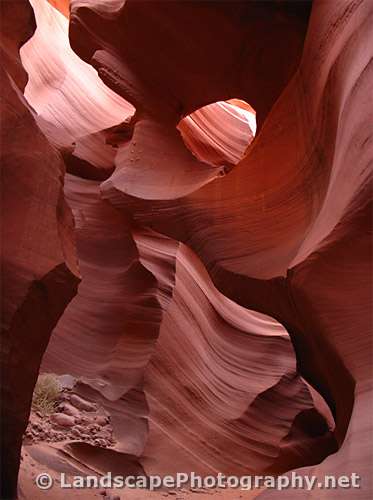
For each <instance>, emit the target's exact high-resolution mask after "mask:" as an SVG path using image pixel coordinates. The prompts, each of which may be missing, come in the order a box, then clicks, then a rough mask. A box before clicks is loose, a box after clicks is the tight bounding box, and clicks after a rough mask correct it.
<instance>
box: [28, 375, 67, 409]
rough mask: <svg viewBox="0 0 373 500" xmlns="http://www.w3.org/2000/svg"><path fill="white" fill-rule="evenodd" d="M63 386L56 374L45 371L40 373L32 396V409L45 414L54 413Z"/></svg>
mask: <svg viewBox="0 0 373 500" xmlns="http://www.w3.org/2000/svg"><path fill="white" fill-rule="evenodd" d="M61 390H62V387H61V384H60V383H59V381H58V378H57V377H56V375H53V374H52V373H43V374H42V375H39V377H38V380H37V382H36V385H35V389H34V394H33V397H32V409H33V410H34V411H40V413H42V414H43V415H48V414H50V413H53V412H54V410H55V408H56V406H57V401H58V398H59V395H60V393H61Z"/></svg>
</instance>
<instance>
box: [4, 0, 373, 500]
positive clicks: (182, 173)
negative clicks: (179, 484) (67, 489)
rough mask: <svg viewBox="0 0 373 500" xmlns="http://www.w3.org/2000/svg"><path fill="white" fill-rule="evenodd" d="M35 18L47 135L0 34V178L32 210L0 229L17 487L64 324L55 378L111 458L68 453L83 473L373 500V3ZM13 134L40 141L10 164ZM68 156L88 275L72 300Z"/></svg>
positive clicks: (10, 43) (99, 7) (40, 6)
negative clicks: (339, 480) (251, 484)
mask: <svg viewBox="0 0 373 500" xmlns="http://www.w3.org/2000/svg"><path fill="white" fill-rule="evenodd" d="M31 3H32V5H33V8H34V10H35V15H36V20H37V23H38V28H37V31H36V34H35V35H34V37H33V38H32V39H31V40H30V41H29V42H28V43H27V44H26V45H24V46H23V48H22V51H21V53H22V62H23V65H24V67H25V68H26V69H27V71H28V73H29V77H30V81H29V84H28V85H27V87H26V89H25V97H26V99H27V100H28V103H29V105H31V106H32V107H33V109H34V114H35V120H36V122H37V124H38V125H36V123H35V120H34V118H33V116H32V114H31V112H32V111H29V110H28V109H27V107H26V106H27V103H26V101H23V102H22V96H20V92H19V90H18V89H17V88H16V87H15V84H14V81H16V82H17V84H18V86H19V88H21V89H23V88H24V84H25V74H24V72H23V70H22V67H21V65H20V59H19V56H18V49H19V46H20V43H19V42H20V40H22V41H23V40H24V39H25V38H24V36H23V34H21V35H20V36H18V34H17V37H14V38H12V32H11V30H10V29H9V27H8V28H6V29H5V35H4V37H3V39H4V42H3V51H4V53H5V54H6V58H5V63H6V67H7V68H8V74H9V75H10V77H11V78H12V80H11V81H10V83H9V79H8V80H7V81H6V83H7V85H8V87H7V88H9V91H7V92H6V93H5V105H4V107H5V110H6V114H5V121H4V123H5V126H4V127H3V130H4V132H5V139H4V141H5V140H6V141H8V142H9V150H8V151H10V153H11V154H10V155H7V157H6V161H5V165H9V169H8V172H9V174H8V175H9V176H10V177H8V178H7V180H6V184H4V185H6V187H7V189H9V190H10V192H11V191H12V189H15V186H17V194H18V193H19V189H21V195H22V196H17V197H15V196H9V200H10V201H8V203H9V209H8V210H7V212H6V213H7V216H8V217H9V220H8V221H6V223H7V225H6V227H7V228H9V236H7V237H6V241H7V245H8V246H5V253H4V255H5V259H4V261H5V263H6V264H7V265H8V266H9V267H8V269H9V270H8V271H7V268H6V267H5V273H4V275H5V282H8V283H9V284H8V285H7V287H6V294H5V298H6V300H5V301H4V304H6V305H7V306H8V307H10V313H7V314H8V317H9V318H10V319H9V321H8V324H9V326H8V328H7V330H6V335H8V336H5V339H6V342H8V344H7V343H5V345H9V346H10V348H12V349H13V351H14V355H12V353H10V355H9V356H6V355H7V354H9V352H8V353H7V350H6V349H5V351H4V352H5V356H4V359H5V366H6V367H8V368H7V370H6V373H7V375H6V376H7V377H9V381H12V383H13V381H14V383H15V384H18V385H17V386H16V385H14V386H12V385H11V383H10V382H7V380H8V379H6V384H5V385H4V387H8V388H10V389H13V387H17V388H19V387H20V384H22V381H21V378H20V377H21V376H20V374H22V377H24V376H26V375H27V384H26V386H25V387H26V389H23V391H24V392H22V394H23V395H22V398H20V399H17V404H18V405H19V404H20V403H21V405H22V409H20V410H18V409H17V408H18V407H17V404H16V402H14V401H13V399H14V398H13V399H12V397H11V394H10V391H8V392H7V390H8V389H6V390H5V393H4V396H3V398H4V401H6V404H5V409H6V412H8V413H6V419H5V425H6V426H8V427H6V428H5V430H6V431H7V430H8V429H11V430H12V432H11V434H9V435H11V436H12V437H11V438H10V439H9V443H6V444H7V446H8V448H9V447H11V446H14V450H15V451H14V452H12V454H10V455H9V456H10V457H11V459H9V460H8V465H9V471H10V477H11V481H10V484H11V489H10V490H9V491H11V492H13V493H14V484H15V480H16V475H17V468H18V454H19V447H20V440H21V435H22V432H23V430H24V428H25V421H26V419H27V414H28V411H29V404H30V397H31V392H32V387H33V384H34V382H35V378H36V374H37V370H38V368H39V363H40V358H41V355H42V353H43V351H44V350H45V347H46V343H47V341H48V336H49V332H50V330H51V329H52V328H53V327H54V326H55V324H56V323H57V325H56V327H55V329H54V333H53V336H52V339H51V342H50V344H49V347H48V349H47V351H46V354H45V356H44V358H43V362H42V370H44V371H53V372H56V373H61V374H63V373H69V374H72V375H74V376H76V377H79V378H80V382H79V384H78V386H77V391H78V392H80V393H81V394H82V395H83V396H84V397H86V398H88V399H92V400H96V401H99V403H100V405H102V406H103V407H104V408H105V410H106V411H107V412H108V413H110V415H111V419H112V426H113V433H114V436H115V441H116V444H115V446H114V447H113V448H112V449H110V450H103V449H101V448H100V447H94V446H90V445H87V444H86V443H83V442H75V443H73V444H71V445H69V446H66V447H65V449H64V453H65V454H66V457H68V459H69V460H71V461H72V463H75V462H74V461H77V462H78V463H79V462H80V463H81V464H84V465H85V466H88V467H90V468H91V469H93V470H96V471H98V472H106V471H107V470H112V471H113V472H115V471H123V470H128V468H130V470H131V471H133V470H135V471H140V472H145V473H153V474H155V473H159V474H170V473H175V472H177V471H195V472H199V473H202V474H214V473H217V472H223V473H228V474H247V473H248V472H250V473H253V474H254V473H264V472H269V473H274V474H276V473H283V472H286V471H289V470H291V469H297V470H298V471H299V472H302V473H308V474H315V475H317V476H318V477H320V478H322V477H323V475H324V474H337V475H338V474H350V473H351V472H356V473H357V474H359V475H360V476H362V478H363V480H362V487H361V488H360V489H358V490H354V491H353V495H354V497H356V498H370V496H371V492H372V490H373V488H372V485H371V484H370V480H371V477H372V475H371V471H372V468H373V463H372V461H373V459H372V452H371V449H370V446H369V445H370V443H369V441H370V438H371V433H372V423H371V418H370V412H371V409H372V402H373V398H372V387H371V384H372V368H371V359H372V349H371V348H372V340H371V325H372V315H371V304H372V298H373V297H372V286H371V285H372V282H371V271H372V270H371V256H372V247H371V242H372V239H371V228H372V206H371V200H372V196H371V195H372V192H371V188H372V186H371V178H372V165H373V162H372V141H371V134H372V125H371V124H372V119H373V115H372V107H371V106H370V105H369V104H370V103H371V101H372V97H373V96H372V90H371V89H372V47H373V39H372V30H371V24H372V21H373V4H372V3H371V2H369V1H364V0H360V1H359V0H340V1H338V2H334V1H328V0H327V1H324V0H316V1H315V2H313V4H312V11H311V17H310V18H309V13H310V8H311V4H310V3H309V2H286V1H285V2H281V1H280V2H277V1H274V2H259V1H258V2H256V1H253V2H234V3H232V2H167V1H151V2H146V1H142V0H132V1H131V0H128V1H126V2H125V1H122V0H105V1H103V0H71V3H70V20H69V21H68V19H67V16H68V9H67V6H68V2H64V1H58V0H54V1H50V2H49V3H48V2H46V1H45V0H32V2H31ZM23 5H24V7H25V8H26V7H27V4H26V3H24V4H23ZM54 6H55V7H57V9H58V10H56V8H55V7H54ZM7 15H8V17H9V12H8V13H7ZM64 16H65V17H64ZM24 19H27V16H26V15H24V16H23V17H21V16H19V26H20V27H21V28H22V30H23V29H24V23H23V20H24ZM68 23H69V24H68ZM140 27H141V33H140V31H139V28H140ZM206 27H208V29H206ZM21 28H20V29H21ZM68 29H69V33H68ZM306 29H307V36H305V35H306ZM17 33H18V32H17ZM22 33H24V31H22ZM263 33H265V36H263ZM68 34H69V38H70V44H71V47H72V49H73V51H75V54H74V52H73V51H72V50H71V48H70V46H69V43H68V39H67V35H68ZM303 44H304V46H303ZM46 55H48V57H46ZM284 55H286V57H284ZM78 56H79V57H78ZM9 61H10V62H9ZM4 78H9V77H8V76H4ZM9 103H10V104H9ZM247 103H250V105H248V104H247ZM251 105H252V106H253V108H254V109H255V111H256V118H257V121H258V131H259V133H258V135H257V136H256V138H255V139H254V141H253V142H252V143H251V144H250V142H251V140H252V138H253V135H254V133H255V123H254V121H253V120H252V118H253V114H254V113H253V108H251ZM17 110H18V111H17ZM247 113H251V115H250V116H251V118H249V117H248V116H249V115H248V114H247ZM16 119H17V120H18V121H17V123H19V126H18V129H17V130H19V133H18V135H17V137H15V136H14V135H13V134H11V133H10V132H8V133H7V132H6V131H7V130H13V128H14V120H16ZM38 126H39V127H40V129H41V130H42V131H43V133H44V134H45V136H44V135H43V134H42V133H41V132H40V130H39V128H38ZM19 134H21V137H20V136H19ZM22 134H23V135H22ZM30 137H31V139H30ZM45 137H47V138H48V141H49V143H50V144H53V145H54V147H56V148H58V149H59V151H60V153H61V155H59V154H58V153H57V151H56V149H52V148H51V146H50V144H49V143H48V141H47V140H46V138H45ZM20 139H21V142H22V144H23V143H26V142H28V143H30V140H32V141H33V142H32V143H31V144H32V148H31V151H32V152H31V153H28V154H27V155H26V159H25V160H23V161H22V168H21V169H20V167H19V166H18V165H19V157H18V156H17V155H19V154H20V153H19V152H20V150H19V149H18V148H17V147H16V145H17V144H19V140H20ZM22 151H23V150H22ZM27 151H28V149H27ZM22 154H24V152H22ZM12 155H13V156H12ZM37 155H43V162H40V161H38V162H37V161H36V159H37ZM61 158H63V159H64V162H65V165H66V169H67V172H68V175H67V176H66V183H65V198H66V201H67V202H68V204H69V205H70V207H71V209H72V211H73V215H74V220H75V236H76V244H77V253H78V257H79V262H80V264H79V266H80V270H81V275H82V283H81V285H80V286H79V290H78V293H77V295H76V296H75V297H74V298H73V300H71V302H70V303H69V304H68V302H69V300H70V299H71V298H72V296H73V294H74V291H75V286H76V283H77V278H76V276H77V275H78V272H77V269H76V264H75V261H74V249H73V245H72V238H71V221H70V222H69V223H67V222H66V220H67V217H68V211H67V209H66V206H65V201H64V198H63V196H62V192H61V174H62V173H63V167H62V169H61V166H62V164H61ZM46 159H47V161H46ZM52 160H53V161H52ZM15 166H17V169H16V168H15ZM30 167H31V168H30ZM22 169H24V171H25V172H27V174H26V173H24V174H23V170H22ZM30 171H31V172H32V173H33V174H34V175H32V176H30V175H29V172H30ZM13 176H14V177H15V178H14V180H13ZM30 193H31V194H30ZM40 193H43V197H42V199H40ZM45 193H47V194H48V196H47V195H46V194H45ZM28 199H32V200H39V201H38V202H37V205H36V208H35V212H33V211H32V210H31V209H30V208H29V206H28V205H27V204H23V201H24V200H28ZM7 200H8V198H5V202H6V203H7ZM14 200H16V201H14ZM25 203H26V202H25ZM5 206H7V205H5ZM24 213H26V214H27V215H28V217H29V218H30V222H29V223H27V224H26V225H25V226H23V225H22V224H23V222H22V224H21V226H20V221H24V220H25V219H24ZM22 217H23V218H22ZM41 221H43V222H42V224H40V222H41ZM61 221H62V222H61ZM15 227H17V231H14V228H15ZM20 227H21V229H20ZM23 227H24V228H25V229H22V228H23ZM12 228H13V230H12ZM31 229H33V231H32V232H31ZM29 231H30V232H31V233H32V237H27V235H28V234H29ZM23 235H26V236H25V237H23ZM44 235H45V236H44ZM45 245H47V247H45ZM7 248H8V250H7ZM15 248H17V251H15ZM35 255H36V256H37V258H36V257H35ZM56 269H58V272H56ZM13 270H14V271H13ZM10 272H11V274H10ZM47 277H48V278H47ZM7 280H8V281H7ZM45 282H47V285H45V286H44V283H45ZM35 283H37V284H39V283H43V287H42V292H40V290H39V288H40V287H39V285H36V288H35V287H34V284H35ZM34 288H35V291H34ZM45 290H46V292H45ZM35 297H36V298H35ZM43 301H44V302H43ZM45 301H47V303H48V307H45ZM30 304H32V308H31V306H30ZM35 304H36V305H35ZM39 309H40V311H41V312H40V314H37V313H39ZM62 311H64V312H63V314H62V316H61V313H62ZM45 316H47V318H46V319H44V318H45ZM60 316H61V317H60ZM4 317H5V318H7V316H6V315H5V316H4ZM59 317H60V319H59V320H58V318H59ZM14 318H16V319H14ZM17 318H18V319H17ZM40 318H42V319H40ZM35 325H36V326H35ZM26 332H27V333H26ZM7 339H10V340H7ZM27 342H32V344H33V346H35V349H34V352H35V358H34V359H33V360H32V362H31V363H30V364H29V365H27V366H28V367H29V368H28V370H25V371H22V370H20V366H21V365H20V363H22V359H23V358H22V356H26V355H27V354H28V349H27V345H28V344H27ZM8 351H9V349H8ZM16 353H17V354H16ZM14 360H17V361H16V363H15V365H14V366H13V365H12V363H13V362H14ZM26 371H27V373H26ZM22 380H23V379H22ZM7 384H8V385H7ZM12 419H13V420H12ZM14 421H17V422H18V423H17V427H16V428H15V427H14V428H13V429H12V428H11V423H12V422H14ZM300 467H302V469H299V468H300ZM13 493H12V494H13ZM280 494H282V493H281V492H274V491H273V492H269V491H268V492H267V491H264V492H263V493H262V496H266V495H267V496H274V495H275V496H276V495H280ZM286 494H287V492H286ZM291 494H292V495H294V497H296V496H306V495H307V496H308V497H311V498H324V497H326V498H340V496H343V495H344V494H345V495H351V491H349V490H340V489H339V490H315V491H312V492H305V491H304V490H298V491H297V490H295V491H292V492H291Z"/></svg>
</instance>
